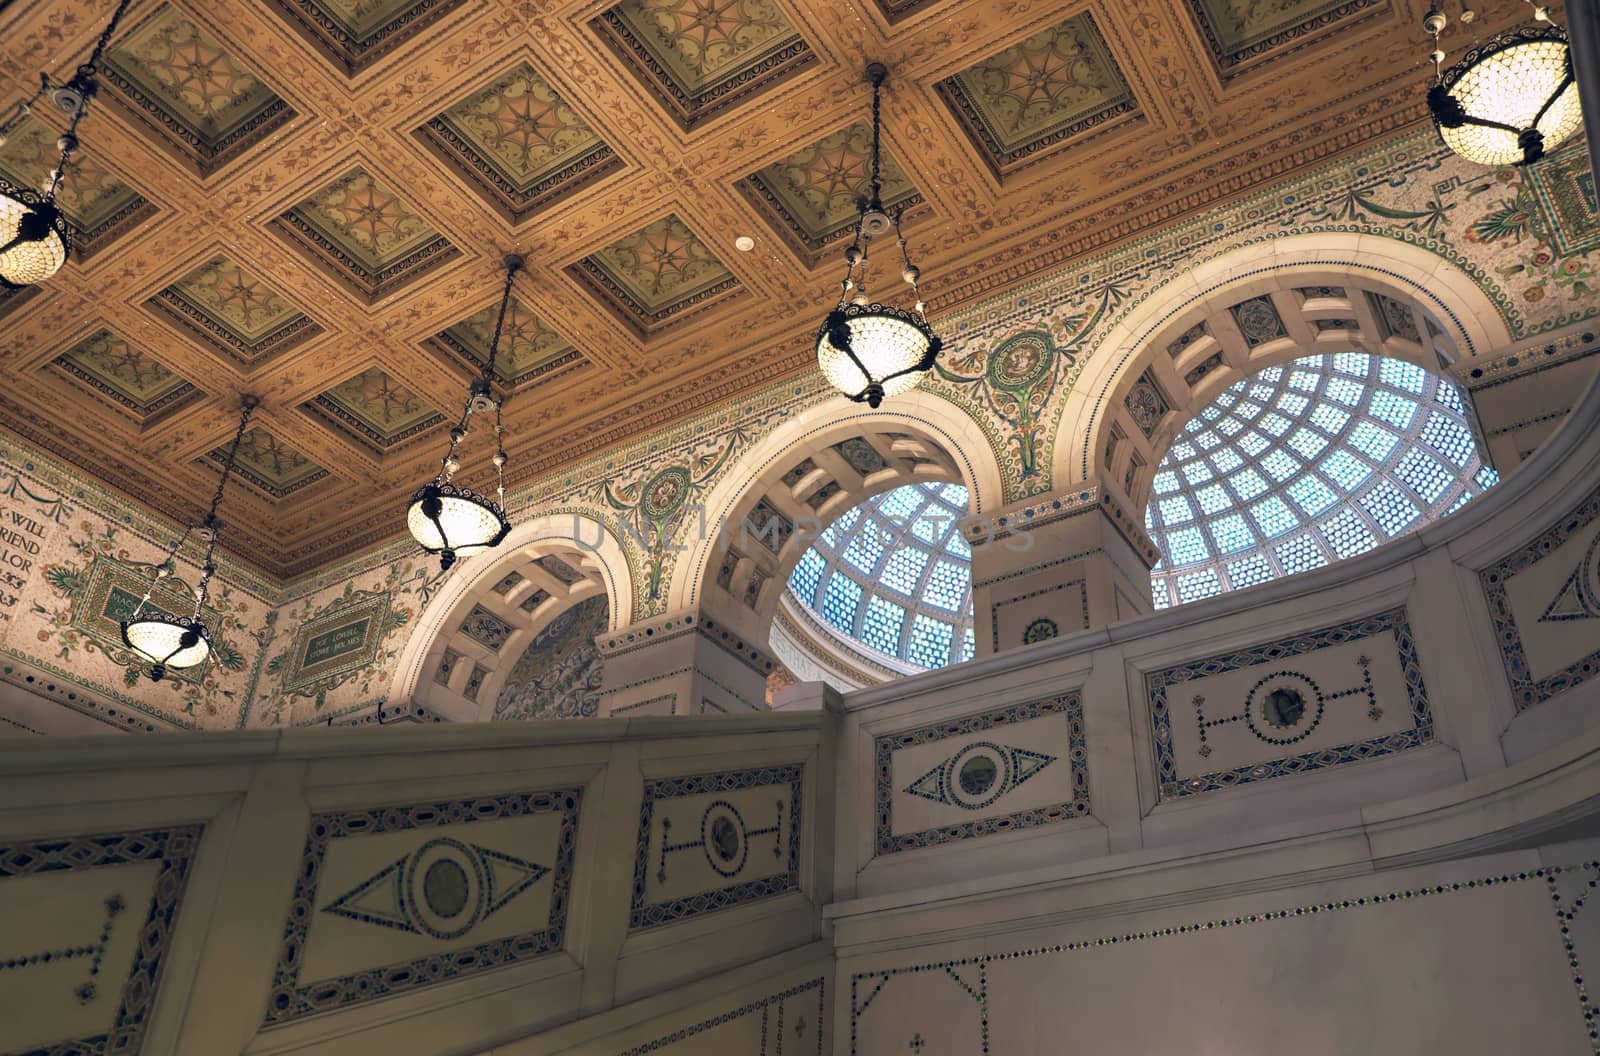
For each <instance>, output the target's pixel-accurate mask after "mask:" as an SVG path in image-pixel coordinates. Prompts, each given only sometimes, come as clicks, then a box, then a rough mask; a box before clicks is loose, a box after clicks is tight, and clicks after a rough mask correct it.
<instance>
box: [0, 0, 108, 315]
mask: <svg viewBox="0 0 1600 1056" xmlns="http://www.w3.org/2000/svg"><path fill="white" fill-rule="evenodd" d="M129 3H130V0H121V3H119V4H117V9H116V11H115V12H113V13H112V15H111V21H110V22H109V23H107V24H106V28H105V31H104V32H102V33H101V34H100V39H99V40H98V41H96V42H95V45H94V51H93V52H92V53H91V54H90V56H89V61H88V62H86V63H84V64H83V65H82V66H79V67H78V68H77V70H76V71H75V72H74V73H73V75H72V79H71V80H69V81H67V82H66V83H64V84H54V83H52V82H51V80H50V75H49V74H47V73H41V74H40V75H39V91H38V92H37V93H35V95H34V97H33V98H32V99H30V100H28V101H26V102H23V103H19V104H17V109H16V111H15V113H13V114H12V115H11V118H10V119H9V120H7V121H6V122H5V123H4V124H3V125H0V144H3V143H4V142H5V137H6V136H7V135H8V134H9V133H10V132H11V131H12V130H13V129H14V128H15V127H16V126H17V125H19V124H21V123H22V120H23V119H24V118H26V117H27V116H28V114H29V113H31V112H32V109H33V104H34V103H36V102H38V101H39V100H40V99H42V98H48V99H49V100H50V101H51V102H52V103H54V104H55V105H56V107H57V108H58V109H59V110H60V111H61V112H62V113H64V114H67V115H68V124H67V130H66V131H65V132H63V133H62V134H61V137H60V138H59V139H57V140H56V149H57V150H59V151H60V152H61V156H60V158H59V159H58V160H57V161H56V167H55V168H54V169H51V170H50V175H49V176H47V177H46V178H45V181H44V185H43V187H42V188H40V190H38V191H35V190H31V189H29V188H27V187H17V186H14V185H13V184H12V183H10V182H9V181H8V180H6V179H5V178H4V177H0V287H5V288H8V289H16V288H18V287H21V286H31V285H33V284H34V283H38V282H43V281H44V280H46V279H48V278H50V277H51V276H52V275H54V274H55V273H56V272H58V271H60V270H61V265H63V264H65V263H66V261H67V252H68V250H69V249H70V248H71V241H70V240H69V238H68V235H67V221H66V218H65V217H63V216H62V215H61V210H60V209H59V208H57V206H56V192H57V191H59V190H60V189H61V181H62V179H63V178H64V177H65V176H66V172H67V162H68V161H69V160H71V158H72V154H73V152H74V151H76V150H77V149H78V123H79V122H81V121H82V120H83V118H84V115H85V114H87V113H88V112H89V100H91V99H93V98H94V94H95V92H97V91H98V90H99V88H100V85H99V82H98V81H96V80H95V74H96V73H97V72H98V68H99V63H100V56H101V55H102V54H103V53H104V52H105V50H106V45H107V44H109V43H110V42H111V36H112V34H113V33H115V32H116V29H117V23H118V22H120V21H122V16H123V15H124V14H125V13H126V12H127V10H128V4H129Z"/></svg>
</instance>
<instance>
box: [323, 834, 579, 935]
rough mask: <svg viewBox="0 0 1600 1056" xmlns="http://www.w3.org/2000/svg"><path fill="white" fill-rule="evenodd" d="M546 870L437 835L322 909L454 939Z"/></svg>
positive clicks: (386, 925)
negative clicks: (436, 837)
mask: <svg viewBox="0 0 1600 1056" xmlns="http://www.w3.org/2000/svg"><path fill="white" fill-rule="evenodd" d="M549 873H550V869H549V867H548V866H543V865H539V864H537V863H534V862H530V861H526V860H524V859H522V858H518V857H515V856H514V855H510V854H506V853H505V852H504V851H496V850H492V849H491V848H488V847H480V846H478V845H477V844H475V843H465V842H462V841H461V840H452V839H449V838H445V837H441V838H438V839H433V840H429V841H428V842H427V843H424V844H423V845H422V846H421V847H418V848H417V849H416V850H414V851H412V852H411V853H410V854H407V855H405V856H404V857H402V858H398V859H396V860H395V861H394V862H392V863H390V864H389V865H388V866H385V867H384V868H383V869H382V870H380V871H379V872H377V873H375V874H373V875H372V876H371V877H369V878H368V879H366V880H364V881H362V882H361V883H360V884H358V885H357V886H355V887H353V888H351V889H350V890H349V891H346V892H345V893H344V894H342V895H340V896H339V897H338V898H337V899H335V900H334V901H332V902H330V903H329V904H328V905H326V906H323V907H322V912H324V913H333V914H335V915H337V916H341V917H348V918H349V919H351V920H357V921H360V922H362V923H363V924H376V925H379V926H380V927H385V928H398V929H399V930H401V931H410V932H414V933H416V934H418V935H426V936H428V937H429V938H434V939H459V938H460V937H461V936H463V935H465V934H466V933H467V932H469V931H471V930H472V929H473V928H475V927H477V926H478V925H479V924H480V923H482V922H483V921H485V920H487V919H488V918H489V917H492V916H494V915H495V913H497V912H498V911H499V910H501V909H503V908H504V907H505V906H506V905H507V904H508V903H510V902H511V900H512V899H514V898H516V897H517V896H518V895H520V894H522V893H523V892H524V891H526V890H528V889H529V888H530V887H532V886H533V885H534V884H536V883H538V882H539V881H540V880H542V879H544V877H546V876H547V875H549Z"/></svg>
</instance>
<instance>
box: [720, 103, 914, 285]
mask: <svg viewBox="0 0 1600 1056" xmlns="http://www.w3.org/2000/svg"><path fill="white" fill-rule="evenodd" d="M879 170H880V171H879V178H880V181H881V184H882V191H881V194H882V198H883V205H884V208H885V209H887V210H889V212H890V213H891V214H893V213H894V212H895V211H896V210H901V209H911V208H913V207H914V206H917V205H920V204H921V203H922V200H923V199H922V195H920V194H919V193H917V188H916V187H915V186H914V185H913V184H912V183H911V178H910V177H909V176H907V175H906V174H905V170H903V169H902V168H901V167H900V163H899V162H897V161H896V160H895V157H894V152H893V151H892V150H890V149H889V148H888V146H887V145H885V146H884V148H883V150H882V159H881V164H880V166H879ZM739 187H740V190H742V191H744V192H745V196H746V197H747V198H749V199H750V201H751V202H753V203H754V204H755V205H756V206H757V207H758V208H759V209H761V211H762V212H764V213H765V214H767V216H768V218H769V219H770V220H771V222H772V223H773V226H775V227H776V228H778V230H779V231H780V232H782V233H783V234H784V235H785V236H787V237H788V238H789V239H790V242H791V245H794V246H795V247H796V248H797V249H798V250H799V251H801V252H802V253H804V254H806V255H807V256H808V257H816V256H818V255H819V254H818V251H819V250H821V249H823V248H824V247H826V246H828V245H830V244H832V243H834V242H838V241H843V240H845V239H847V238H849V236H850V235H851V233H852V232H853V231H854V230H855V222H856V216H857V212H856V201H857V199H860V198H866V197H869V196H870V195H871V193H872V126H871V125H867V124H862V123H861V122H859V121H858V122H856V123H855V124H853V125H850V126H848V127H846V128H842V129H840V130H839V131H837V132H834V133H831V134H829V135H826V136H823V137H822V138H821V139H819V140H817V141H816V142H815V143H812V144H809V145H807V146H805V147H802V148H800V149H799V150H797V151H795V152H794V153H792V154H789V155H787V156H785V157H783V158H780V159H778V160H777V161H775V162H773V163H772V164H771V165H768V166H766V167H765V168H763V169H761V170H759V171H758V172H754V173H752V174H750V175H749V176H747V177H745V178H744V179H743V180H741V181H740V183H739Z"/></svg>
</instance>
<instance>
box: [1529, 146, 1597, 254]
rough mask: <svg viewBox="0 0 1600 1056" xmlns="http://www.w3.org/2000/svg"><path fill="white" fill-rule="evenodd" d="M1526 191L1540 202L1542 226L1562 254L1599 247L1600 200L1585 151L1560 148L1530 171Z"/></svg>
mask: <svg viewBox="0 0 1600 1056" xmlns="http://www.w3.org/2000/svg"><path fill="white" fill-rule="evenodd" d="M1525 186H1526V188H1527V192H1526V193H1527V194H1528V195H1529V196H1530V197H1531V198H1532V199H1533V201H1534V202H1535V203H1537V204H1538V207H1539V214H1540V226H1541V227H1542V228H1543V229H1544V230H1545V231H1547V232H1549V234H1550V241H1551V244H1552V249H1553V250H1554V251H1555V252H1556V253H1557V254H1559V255H1560V256H1562V257H1570V256H1574V255H1576V254H1581V253H1592V252H1594V251H1595V250H1596V249H1600V203H1597V201H1596V198H1595V184H1594V172H1593V171H1592V170H1591V169H1590V167H1589V159H1588V158H1587V157H1585V155H1584V152H1583V151H1579V150H1573V149H1571V148H1568V149H1566V150H1560V151H1557V152H1556V153H1555V154H1554V155H1552V156H1551V157H1550V159H1549V160H1548V161H1546V162H1545V163H1544V164H1543V165H1538V166H1535V167H1533V168H1531V169H1529V170H1528V172H1527V182H1526V184H1525Z"/></svg>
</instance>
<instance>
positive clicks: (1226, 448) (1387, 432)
mask: <svg viewBox="0 0 1600 1056" xmlns="http://www.w3.org/2000/svg"><path fill="white" fill-rule="evenodd" d="M1498 480H1499V478H1498V476H1497V475H1496V474H1495V471H1494V470H1493V468H1491V467H1489V466H1488V465H1486V464H1485V463H1484V462H1483V459H1482V456H1481V454H1480V452H1479V449H1478V446H1477V444H1476V442H1475V441H1474V439H1473V433H1472V429H1471V426H1470V423H1469V421H1468V417H1467V408H1466V405H1465V404H1464V403H1463V402H1462V399H1461V395H1460V393H1459V392H1458V391H1457V389H1456V387H1455V385H1454V384H1453V383H1452V382H1451V381H1449V380H1448V379H1446V378H1444V377H1441V376H1440V375H1438V374H1435V373H1432V372H1430V371H1426V370H1423V369H1422V368H1421V367H1419V366H1417V365H1415V364H1414V363H1410V362H1407V361H1405V360H1400V359H1394V358H1390V357H1387V356H1379V355H1369V354H1367V353H1365V352H1337V353H1333V352H1327V353H1319V354H1315V355H1310V356H1302V357H1300V358H1298V359H1295V360H1292V361H1290V362H1289V363H1287V364H1283V365H1280V366H1273V367H1267V368H1265V369H1263V370H1261V371H1258V372H1257V373H1255V374H1253V375H1250V376H1249V377H1246V378H1242V379H1240V380H1239V381H1236V382H1234V383H1233V384H1232V385H1229V386H1228V387H1227V388H1226V389H1225V390H1223V391H1222V392H1221V393H1220V394H1219V395H1217V396H1216V398H1215V399H1213V400H1212V401H1211V402H1210V403H1209V404H1208V405H1207V406H1205V407H1204V408H1203V409H1201V410H1200V411H1199V413H1198V414H1196V415H1195V416H1194V417H1193V418H1191V419H1190V420H1189V421H1188V422H1187V424H1185V425H1184V426H1183V427H1182V429H1181V430H1180V431H1179V432H1178V433H1177V436H1176V438H1175V440H1174V442H1173V443H1172V444H1171V446H1170V447H1169V448H1168V450H1167V451H1166V453H1165V454H1164V455H1163V457H1162V459H1161V461H1160V462H1159V464H1158V465H1157V467H1156V469H1155V472H1154V473H1153V475H1152V478H1151V492H1152V493H1151V497H1150V501H1149V504H1148V506H1147V507H1146V509H1145V530H1146V531H1147V532H1148V533H1149V534H1150V538H1151V540H1152V541H1153V542H1154V543H1155V544H1156V547H1157V549H1158V550H1159V551H1160V552H1161V560H1160V561H1159V562H1158V563H1157V564H1156V566H1155V568H1154V569H1152V571H1151V596H1152V600H1153V602H1154V604H1155V606H1156V608H1166V607H1168V606H1169V605H1175V604H1182V603H1184V602H1189V601H1197V600H1200V599H1201V598H1206V597H1211V596H1213V595H1215V594H1220V593H1223V592H1226V591H1229V590H1237V589H1241V588H1244V587H1250V586H1255V585H1257V584H1259V583H1264V582H1266V581H1268V580H1271V579H1277V578H1282V577H1284V576H1292V575H1296V574H1299V573H1301V572H1309V571H1312V570H1313V569H1317V568H1321V567H1323V566H1325V565H1328V564H1331V563H1333V562H1335V561H1340V560H1344V559H1346V558H1350V557H1355V556H1357V555H1358V554H1362V553H1365V552H1366V551H1368V550H1371V549H1373V548H1375V547H1377V546H1380V545H1382V544H1383V543H1386V542H1388V541H1390V540H1392V539H1395V538H1398V537H1399V536H1402V535H1405V534H1408V533H1410V532H1414V531H1416V530H1417V529H1419V528H1421V527H1423V526H1424V525H1426V524H1429V523H1431V522H1433V521H1435V520H1438V519H1439V518H1441V517H1444V516H1447V515H1448V514H1450V513H1453V512H1455V511H1456V510H1458V509H1460V508H1461V507H1462V506H1463V505H1465V504H1466V503H1467V502H1469V501H1471V500H1472V499H1473V498H1475V497H1476V496H1478V495H1479V494H1481V493H1482V492H1483V491H1484V490H1485V489H1486V488H1489V487H1491V486H1493V485H1494V484H1495V483H1497V482H1498Z"/></svg>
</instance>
